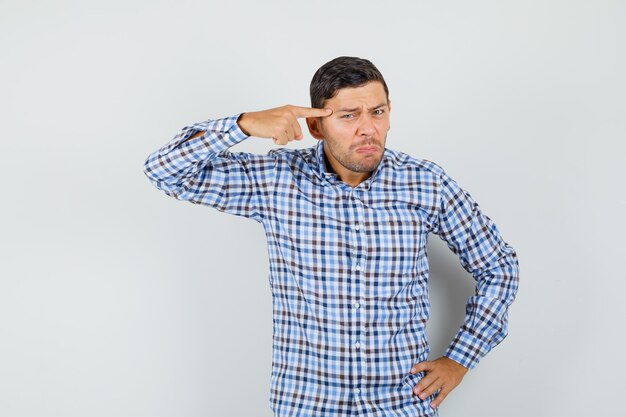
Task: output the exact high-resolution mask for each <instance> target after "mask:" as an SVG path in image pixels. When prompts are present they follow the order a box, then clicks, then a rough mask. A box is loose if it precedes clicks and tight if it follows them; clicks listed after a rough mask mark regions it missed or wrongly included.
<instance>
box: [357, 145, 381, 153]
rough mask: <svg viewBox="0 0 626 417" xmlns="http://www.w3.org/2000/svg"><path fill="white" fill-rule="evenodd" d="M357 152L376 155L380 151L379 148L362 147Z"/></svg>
mask: <svg viewBox="0 0 626 417" xmlns="http://www.w3.org/2000/svg"><path fill="white" fill-rule="evenodd" d="M356 151H357V152H358V153H374V152H376V151H378V146H361V147H360V148H357V149H356Z"/></svg>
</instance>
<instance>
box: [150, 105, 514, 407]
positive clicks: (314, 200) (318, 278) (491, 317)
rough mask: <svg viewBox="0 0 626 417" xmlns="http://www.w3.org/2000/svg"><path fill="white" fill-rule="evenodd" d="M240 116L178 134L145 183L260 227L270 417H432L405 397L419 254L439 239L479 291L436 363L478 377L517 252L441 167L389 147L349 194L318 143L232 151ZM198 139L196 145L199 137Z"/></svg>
mask: <svg viewBox="0 0 626 417" xmlns="http://www.w3.org/2000/svg"><path fill="white" fill-rule="evenodd" d="M238 117H239V114H237V115H235V116H232V117H227V118H223V119H218V120H207V121H204V122H201V123H196V124H192V125H189V126H185V127H184V128H183V129H182V130H181V131H180V132H179V133H178V134H177V135H176V136H175V137H174V138H173V139H172V140H171V141H170V142H169V143H167V144H166V145H165V146H163V147H162V148H160V149H159V150H157V151H155V152H153V153H152V154H151V155H149V156H148V158H147V160H146V161H145V164H144V172H145V174H146V176H147V177H148V179H149V180H150V181H151V182H152V184H154V185H155V186H156V187H157V188H158V189H159V190H162V191H163V192H165V194H167V195H168V196H171V197H175V198H177V199H179V200H184V201H190V202H192V203H195V204H202V205H206V206H209V207H213V208H215V209H217V210H219V211H222V212H225V213H230V214H234V215H237V216H243V217H247V218H251V219H253V220H256V221H257V222H259V223H261V224H262V225H263V227H264V229H265V233H266V235H267V243H268V253H269V282H270V286H271V291H272V305H273V359H272V374H271V388H270V398H269V405H270V407H271V408H272V410H273V411H274V413H275V415H276V416H280V417H287V416H294V417H295V416H324V417H327V416H346V417H347V416H357V415H363V416H372V417H373V416H381V417H382V416H385V417H389V416H406V417H409V416H411V417H415V416H436V415H438V412H437V411H436V410H433V409H431V408H430V406H429V404H430V401H431V400H432V399H433V398H434V395H433V396H431V397H430V398H427V399H425V400H420V399H419V398H418V397H417V396H416V395H414V394H413V393H412V387H413V386H415V384H416V383H417V382H418V381H419V379H420V377H422V376H423V375H422V374H418V375H412V374H410V373H409V370H410V368H411V366H412V365H413V364H415V363H417V362H420V361H423V360H426V359H427V358H428V355H429V351H430V349H429V346H428V342H427V340H426V336H425V325H426V322H427V320H428V316H429V307H430V305H429V299H428V276H429V271H428V259H427V253H426V243H427V239H428V235H429V234H430V233H434V234H436V235H438V236H439V237H440V238H441V239H443V240H444V241H445V242H446V243H447V245H448V247H449V248H450V249H451V250H452V251H453V252H454V253H455V254H457V255H458V257H459V259H460V262H461V265H462V266H463V268H465V270H467V271H468V272H469V273H471V274H472V276H473V278H474V279H475V280H476V292H475V295H474V296H473V297H471V298H469V299H468V302H467V314H466V318H465V322H464V324H463V325H462V327H461V328H460V329H459V331H458V333H457V335H456V336H455V338H454V340H453V341H452V343H451V344H450V346H449V347H448V349H447V350H446V352H444V355H445V356H448V357H449V358H451V359H453V360H455V361H457V362H459V363H460V364H462V365H464V366H466V367H468V368H470V369H471V368H473V367H474V366H476V364H477V363H478V361H479V360H480V358H482V357H483V356H484V355H485V354H487V352H489V351H490V350H491V349H492V348H493V347H494V346H496V345H497V344H498V343H499V342H500V341H501V340H502V339H503V338H504V337H505V336H506V334H507V309H508V306H509V305H510V304H511V303H512V302H513V300H514V298H515V294H516V292H517V287H518V276H519V266H518V260H517V255H516V253H515V251H514V250H513V248H512V247H511V246H509V245H508V244H507V243H506V242H504V240H503V239H502V237H501V236H500V233H499V231H498V229H497V228H496V225H495V224H494V223H493V222H492V221H491V219H490V218H489V217H487V216H486V215H484V214H483V213H482V212H481V210H480V208H479V206H478V204H477V203H476V202H475V201H474V200H473V199H472V197H471V196H470V194H469V193H468V192H466V191H464V190H463V189H461V188H460V187H459V185H458V184H457V183H456V182H455V181H454V180H453V179H452V178H450V177H449V176H448V175H447V174H446V173H445V172H444V170H443V169H442V168H441V167H440V166H439V165H437V164H435V163H433V162H430V161H427V160H423V159H416V158H413V157H411V156H409V155H407V154H405V153H402V152H399V151H394V150H391V149H388V148H386V149H385V153H384V155H383V158H382V160H381V162H380V164H379V165H378V167H377V169H376V170H375V171H374V172H373V173H372V175H371V177H370V178H368V179H367V180H366V181H364V182H362V183H361V184H359V185H358V186H356V187H354V188H352V187H350V186H349V185H347V184H345V183H343V182H342V181H340V180H339V179H338V178H337V176H336V175H335V174H333V173H332V172H329V171H328V170H327V168H326V164H325V160H324V157H323V146H324V142H323V141H319V142H318V143H317V144H316V145H315V146H313V147H310V148H305V149H288V148H277V149H272V150H270V151H269V152H268V153H267V154H266V155H257V154H252V153H247V152H231V151H229V150H228V148H229V147H231V146H233V145H235V144H237V143H239V142H241V141H243V140H244V139H246V138H247V136H246V135H245V134H244V133H243V132H242V131H241V129H240V128H239V126H238V125H237V123H236V121H237V119H238ZM198 131H206V133H205V134H204V135H200V136H198V137H196V138H193V139H190V137H191V136H192V135H193V134H194V133H196V132H198Z"/></svg>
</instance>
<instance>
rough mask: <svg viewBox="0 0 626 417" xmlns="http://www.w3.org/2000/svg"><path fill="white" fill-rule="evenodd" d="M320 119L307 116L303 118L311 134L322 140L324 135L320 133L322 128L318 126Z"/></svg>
mask: <svg viewBox="0 0 626 417" xmlns="http://www.w3.org/2000/svg"><path fill="white" fill-rule="evenodd" d="M320 119H321V118H320V117H307V118H306V119H305V120H306V125H307V127H308V128H309V133H311V136H313V137H314V138H315V139H318V140H324V135H323V134H322V129H321V126H320V124H321V120H320Z"/></svg>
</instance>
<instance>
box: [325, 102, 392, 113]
mask: <svg viewBox="0 0 626 417" xmlns="http://www.w3.org/2000/svg"><path fill="white" fill-rule="evenodd" d="M386 105H387V103H382V104H379V105H378V106H374V107H370V108H369V109H368V110H376V109H377V108H379V107H384V106H386ZM357 110H359V107H355V108H353V109H339V110H337V111H338V112H348V113H351V112H353V111H357Z"/></svg>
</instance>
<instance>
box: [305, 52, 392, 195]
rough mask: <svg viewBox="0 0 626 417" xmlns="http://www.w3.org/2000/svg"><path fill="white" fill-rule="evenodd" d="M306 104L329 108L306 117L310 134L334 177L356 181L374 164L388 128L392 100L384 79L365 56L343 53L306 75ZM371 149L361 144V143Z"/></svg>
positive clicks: (369, 171) (369, 172)
mask: <svg viewBox="0 0 626 417" xmlns="http://www.w3.org/2000/svg"><path fill="white" fill-rule="evenodd" d="M310 93H311V107H314V108H331V109H332V110H333V113H332V114H331V115H330V116H328V117H318V118H308V119H307V125H308V128H309V131H310V132H311V135H312V136H313V137H314V138H316V139H319V140H324V141H325V144H324V145H325V146H324V153H325V155H326V158H327V160H328V161H329V162H330V164H331V167H332V169H333V170H334V171H335V172H336V173H337V174H338V175H339V177H340V178H341V179H342V180H343V181H344V182H347V183H350V184H352V185H356V184H358V183H359V182H360V181H363V180H364V179H365V178H367V177H368V176H369V174H371V172H372V171H373V170H374V169H375V168H376V167H377V166H378V164H379V162H380V160H381V158H382V155H383V152H384V149H385V142H386V139H387V132H388V130H389V128H390V123H389V112H390V111H391V101H390V100H389V90H388V88H387V84H386V83H385V80H384V78H383V76H382V74H381V73H380V71H378V69H377V68H376V67H375V66H374V64H372V63H371V62H370V61H368V60H367V59H362V58H355V57H346V56H342V57H339V58H335V59H333V60H332V61H329V62H327V63H326V64H324V65H323V66H321V67H320V68H319V69H318V70H317V72H316V73H315V75H313V79H312V80H311V87H310ZM366 146H367V147H370V148H371V149H369V150H368V149H366V148H365V147H366Z"/></svg>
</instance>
